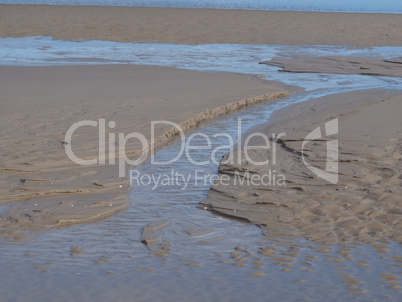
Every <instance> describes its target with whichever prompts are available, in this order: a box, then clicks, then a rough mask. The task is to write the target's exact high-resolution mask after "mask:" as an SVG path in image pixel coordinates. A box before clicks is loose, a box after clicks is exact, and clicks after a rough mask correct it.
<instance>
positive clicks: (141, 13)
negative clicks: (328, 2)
mask: <svg viewBox="0 0 402 302" xmlns="http://www.w3.org/2000/svg"><path fill="white" fill-rule="evenodd" d="M401 27H402V18H401V16H400V15H397V14H395V15H394V14H356V13H320V12H280V11H247V10H215V9H184V8H183V9H180V8H142V7H139V8H137V7H101V6H98V7H96V6H89V7H85V6H75V7H74V6H50V5H6V4H0V37H3V38H4V37H29V36H51V37H54V38H56V39H59V40H106V41H118V42H136V43H151V42H157V43H177V44H212V43H239V44H270V45H275V44H284V45H347V46H352V47H372V46H402V31H401V30H400V28H401Z"/></svg>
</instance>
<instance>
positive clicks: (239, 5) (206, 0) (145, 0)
mask: <svg viewBox="0 0 402 302" xmlns="http://www.w3.org/2000/svg"><path fill="white" fill-rule="evenodd" d="M0 3H10V4H50V5H102V6H138V7H180V8H213V9H246V10H278V11H319V12H354V13H387V14H395V13H398V14H400V13H402V1H400V0H382V1H378V0H335V1H333V0H332V1H331V0H214V1H212V0H1V1H0Z"/></svg>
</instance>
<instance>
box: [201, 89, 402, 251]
mask: <svg viewBox="0 0 402 302" xmlns="http://www.w3.org/2000/svg"><path fill="white" fill-rule="evenodd" d="M401 110H402V92H401V91H399V90H394V91H392V90H359V91H352V92H347V93H341V94H334V95H330V96H327V97H323V98H319V99H315V100H312V101H308V102H306V103H302V104H296V105H292V106H289V107H287V108H285V109H282V110H279V111H277V112H276V113H274V115H273V117H272V118H271V119H270V121H269V123H268V124H266V125H263V126H260V127H259V128H256V129H254V130H253V131H252V132H250V133H249V135H250V134H252V133H261V134H263V135H265V136H266V137H268V139H269V142H270V144H269V143H268V145H269V149H268V150H267V148H265V149H254V150H251V151H249V152H248V153H247V154H248V156H249V158H247V157H246V152H245V149H244V148H243V147H242V148H241V149H240V151H239V150H236V151H235V152H234V153H233V154H227V155H226V156H225V158H223V159H222V162H221V165H220V167H219V176H220V177H221V178H222V179H225V180H223V181H222V180H220V181H218V182H216V184H215V185H214V186H213V187H212V188H211V190H210V192H209V196H208V199H207V200H206V201H204V202H203V203H202V204H203V206H205V207H207V208H208V209H209V210H211V211H213V212H216V213H220V214H222V215H225V216H229V217H236V218H241V219H244V220H246V221H249V222H251V223H254V224H257V225H259V226H260V227H261V228H262V230H263V232H264V234H266V235H267V236H269V237H278V238H287V237H293V238H299V237H302V238H306V239H308V240H310V241H313V242H316V243H319V244H324V245H335V244H337V245H339V244H351V243H359V242H360V243H364V244H373V243H377V242H383V243H386V242H390V240H391V241H396V242H398V243H402V236H401V232H402V229H401V222H402V216H401V215H402V208H401V203H400V199H401V195H402V190H401V188H402V174H401V170H402V149H401V146H402V122H401V118H400V112H401ZM336 119H337V122H336V123H337V127H338V126H339V131H333V133H329V134H328V135H326V133H328V132H331V131H332V130H331V129H332V128H331V126H330V124H326V123H328V122H331V121H333V120H336ZM334 129H335V128H334ZM313 131H316V137H315V138H314V139H309V135H311V133H312V132H313ZM317 131H319V132H318V134H317ZM274 134H276V135H277V139H275V136H274ZM280 134H281V136H280V137H279V136H278V135H280ZM245 137H247V135H245ZM245 137H244V139H245ZM334 141H336V144H337V145H335V149H338V148H337V147H338V146H339V159H337V158H338V156H334V154H333V153H330V152H331V151H328V149H327V148H330V147H328V146H329V145H330V143H331V142H334ZM250 142H251V143H250V144H249V145H251V146H267V141H265V140H264V139H263V138H262V136H254V138H253V139H252V140H250ZM332 146H334V145H332ZM232 156H233V158H234V159H236V160H234V161H233V162H227V161H228V159H230V157H232ZM239 156H240V157H239ZM331 156H334V157H335V160H332V159H331ZM237 158H240V160H237ZM267 160H268V161H269V162H266V161H267ZM306 163H307V164H309V165H311V166H313V168H314V169H319V170H320V171H321V172H322V171H327V176H326V177H327V178H326V177H322V176H320V175H319V174H317V171H313V170H311V169H310V168H309V167H308V166H307V164H306ZM334 165H336V166H334ZM335 167H337V170H338V172H337V170H336V169H333V168H335ZM321 175H322V174H321ZM334 176H335V178H333V177H334ZM264 177H265V178H264ZM331 177H332V179H331ZM227 178H228V180H226V179H227Z"/></svg>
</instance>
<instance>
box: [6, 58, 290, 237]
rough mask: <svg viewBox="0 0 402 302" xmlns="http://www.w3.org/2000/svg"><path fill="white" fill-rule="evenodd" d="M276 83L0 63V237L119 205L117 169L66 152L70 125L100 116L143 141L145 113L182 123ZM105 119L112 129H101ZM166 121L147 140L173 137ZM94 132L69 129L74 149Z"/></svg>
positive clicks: (80, 149) (276, 91)
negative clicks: (80, 162) (80, 161)
mask: <svg viewBox="0 0 402 302" xmlns="http://www.w3.org/2000/svg"><path fill="white" fill-rule="evenodd" d="M275 85H277V86H275V87H274V86H272V85H271V84H270V83H269V82H266V81H262V80H261V79H259V78H257V77H254V76H245V75H234V74H217V73H215V74H210V73H204V72H198V71H188V70H179V69H175V68H170V67H156V66H129V65H121V66H117V65H112V66H63V67H7V66H2V67H0V90H1V95H0V109H1V110H0V112H1V127H0V129H1V130H0V142H1V143H0V144H1V152H0V171H1V174H0V194H1V198H0V205H5V206H6V211H5V212H2V213H0V229H1V231H0V236H2V237H4V236H5V237H8V238H10V239H12V240H23V239H25V238H26V236H27V235H28V234H27V233H26V231H29V230H32V229H47V228H52V227H56V226H57V227H60V226H64V225H69V224H73V223H85V222H89V221H93V220H96V219H100V218H103V217H105V216H108V215H112V214H114V213H116V212H117V211H120V210H122V209H124V208H125V207H126V206H127V205H128V202H129V201H128V199H127V189H128V178H127V176H126V177H119V175H118V165H117V161H118V160H117V159H116V164H115V165H96V166H80V165H77V164H75V163H74V162H72V161H71V160H70V159H69V158H68V157H67V155H66V151H65V144H64V143H63V142H64V141H65V135H66V132H67V130H68V128H69V127H70V126H72V125H73V124H74V123H77V122H79V121H83V120H93V121H98V120H99V119H100V118H104V119H105V120H106V139H108V137H109V136H108V135H109V133H115V134H116V137H118V136H117V134H118V133H123V134H124V135H127V134H129V133H133V132H139V133H142V134H143V135H144V136H145V137H146V138H147V139H149V138H150V135H151V131H150V126H151V121H157V120H168V121H171V122H174V123H180V124H181V126H182V128H183V130H188V129H190V128H193V127H196V126H197V125H199V124H200V123H201V122H203V121H207V120H209V119H212V118H216V117H218V116H222V115H225V114H228V113H230V112H233V111H235V110H237V109H240V108H242V107H246V106H248V105H252V104H255V103H258V102H262V101H267V100H271V99H275V98H278V97H283V96H286V95H287V94H288V92H287V90H286V89H285V88H284V87H279V84H275ZM156 108H157V110H156ZM110 121H114V122H115V123H116V126H115V128H113V129H110V128H108V127H107V123H108V122H110ZM170 128H171V126H169V125H162V126H161V127H158V129H156V137H157V141H156V146H155V147H161V146H164V145H166V144H167V143H169V142H170V141H171V140H172V139H174V138H175V137H176V135H177V133H176V132H175V131H171V130H170ZM98 137H99V128H95V127H89V126H86V127H82V128H80V129H78V130H77V131H76V132H75V133H74V135H73V140H72V142H71V147H72V149H73V152H74V153H75V154H76V155H77V156H78V157H79V158H82V159H93V158H97V156H98V143H99V139H98ZM106 144H108V141H106ZM108 150H109V149H107V152H108ZM126 150H127V152H126V155H127V157H128V158H130V159H136V158H138V157H139V155H140V154H141V151H142V146H141V144H139V142H138V140H132V141H131V143H128V144H127V148H126ZM116 151H117V147H116ZM108 155H109V153H106V163H108ZM128 169H129V167H128V166H127V167H126V171H127V170H128ZM126 175H127V174H126ZM3 210H4V208H3Z"/></svg>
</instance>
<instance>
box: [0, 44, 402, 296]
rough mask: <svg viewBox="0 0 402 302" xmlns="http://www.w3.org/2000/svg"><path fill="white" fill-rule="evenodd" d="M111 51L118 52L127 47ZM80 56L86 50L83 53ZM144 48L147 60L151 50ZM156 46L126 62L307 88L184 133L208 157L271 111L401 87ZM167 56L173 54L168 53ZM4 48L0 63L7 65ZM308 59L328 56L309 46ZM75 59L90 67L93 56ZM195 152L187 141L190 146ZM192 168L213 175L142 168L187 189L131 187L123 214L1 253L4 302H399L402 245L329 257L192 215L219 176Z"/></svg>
mask: <svg viewBox="0 0 402 302" xmlns="http://www.w3.org/2000/svg"><path fill="white" fill-rule="evenodd" d="M4 40H6V39H3V43H4ZM8 41H10V40H8ZM36 41H40V39H38V40H36ZM42 42H43V43H44V44H46V45H50V46H51V47H52V48H56V47H58V45H59V46H60V45H62V43H72V42H58V41H54V43H55V44H54V45H53V44H51V43H53V42H52V41H51V40H46V39H43V41H42ZM58 43H60V44H58ZM99 43H100V42H99ZM105 43H106V44H108V42H105ZM119 45H120V44H119ZM119 45H117V46H115V47H122V48H123V47H126V46H125V45H121V46H119ZM80 46H82V44H81V45H80ZM39 47H43V46H39ZM85 47H86V49H87V50H88V49H89V48H90V45H87V46H85ZM147 47H148V48H147ZM151 47H154V48H156V50H155V51H154V52H152V51H150V48H151ZM164 47H165V46H164V45H156V44H154V45H152V46H150V45H138V49H140V50H138V49H132V50H131V51H132V53H133V52H141V51H142V52H145V50H141V48H146V49H147V55H148V57H147V58H146V59H145V58H144V59H142V61H141V64H159V65H169V62H170V65H172V66H176V67H181V68H189V69H198V70H208V71H222V72H239V73H241V72H242V73H254V74H255V73H257V74H264V75H266V77H267V78H269V79H274V80H281V81H283V82H285V83H286V84H298V85H299V86H303V87H306V89H307V92H305V93H299V94H295V95H292V96H290V97H288V98H286V99H282V100H278V101H272V102H267V103H264V104H260V105H257V106H254V107H251V108H248V109H245V110H242V111H240V112H238V113H236V114H232V115H229V116H226V117H223V118H220V119H218V120H215V121H212V122H210V123H208V124H206V125H203V126H202V127H200V128H198V129H196V130H194V131H193V133H194V132H197V133H203V134H205V135H207V136H208V137H210V138H213V139H212V144H213V146H212V149H214V146H222V145H227V144H228V140H227V138H225V137H215V138H214V135H215V134H217V133H222V132H224V133H227V134H230V136H232V137H233V139H234V141H236V140H237V138H238V135H239V133H242V134H244V133H245V132H246V131H247V130H248V129H250V128H251V127H253V126H255V125H258V124H260V123H262V122H265V121H267V120H268V119H269V117H270V115H271V113H272V112H273V111H275V110H276V109H279V108H283V107H285V106H287V105H289V104H292V103H295V102H302V101H306V100H309V99H312V98H315V97H319V96H323V95H327V94H331V93H338V92H344V91H348V90H353V89H361V88H376V87H378V88H387V87H389V88H393V89H395V88H398V87H402V86H401V84H402V79H391V78H377V77H371V76H341V75H335V76H333V75H318V74H316V75H300V74H287V73H278V72H276V70H275V69H273V68H272V67H268V66H265V65H258V62H259V61H260V60H267V59H269V58H270V57H272V56H273V55H274V54H275V52H276V51H280V48H281V47H279V46H278V48H277V49H274V48H275V47H272V48H269V47H268V46H247V45H244V46H233V45H227V46H225V45H215V46H209V47H208V46H199V47H198V48H197V49H198V52H195V51H194V48H192V47H197V46H183V45H181V46H180V45H179V46H177V45H176V46H172V45H167V46H166V47H167V48H168V50H166V49H165V52H164V55H163V56H162V55H161V54H160V51H161V50H160V49H163V48H164ZM171 47H175V48H174V52H173V51H172V48H171ZM225 47H226V50H225ZM282 47H283V46H282ZM134 48H135V47H134ZM0 49H1V48H0ZM2 49H3V56H0V59H1V58H3V59H4V48H2ZM47 49H49V48H46V49H45V50H47ZM95 49H96V47H95ZM263 50H266V51H265V52H263ZM268 50H269V51H268ZM70 51H71V49H70ZM94 51H95V50H94ZM202 51H204V53H202ZM305 51H317V52H323V51H324V52H328V51H330V50H329V48H325V49H323V48H320V47H317V48H316V49H315V50H314V48H313V47H308V49H307V48H306V50H305ZM336 51H338V50H336ZM344 51H345V52H350V51H352V52H353V50H347V49H344ZM360 51H361V50H360ZM384 51H385V50H384ZM104 52H106V51H104ZM169 52H170V53H171V56H170V58H169V57H168V53H169ZM367 52H368V55H370V54H371V51H369V50H367ZM0 53H1V50H0ZM15 53H16V54H19V55H21V53H20V52H18V51H17V52H15ZM27 53H28V52H27ZM223 53H226V54H227V55H223ZM229 54H230V55H229ZM245 54H246V55H245ZM338 54H339V53H338ZM84 55H85V57H87V58H89V57H91V58H93V57H96V58H99V56H97V55H94V52H91V51H88V52H87V53H85V54H82V56H84ZM64 56H66V58H67V57H68V55H66V54H64ZM82 56H81V57H82ZM44 58H49V57H46V54H42V57H41V58H40V59H38V58H36V59H35V60H37V61H36V64H44V62H45V61H44ZM26 59H27V58H26V56H24V60H25V61H21V62H20V63H22V64H23V62H25V64H26V62H27V61H26ZM70 59H71V58H70ZM7 60H8V61H7V62H6V63H9V64H10V62H11V61H12V60H11V59H10V57H8V59H7ZM169 60H170V61H169ZM72 61H73V60H72ZM84 61H85V60H84ZM13 62H14V63H15V62H17V60H16V61H13ZM49 62H50V61H49V60H48V61H47V63H49ZM53 62H54V61H53ZM88 62H89V60H88ZM91 62H93V61H91ZM3 63H4V61H3ZM64 63H65V62H64ZM74 63H77V62H76V61H74ZM98 63H99V62H98ZM133 63H134V64H138V62H133ZM30 64H32V60H31V62H30ZM58 64H60V62H59V61H58ZM33 65H35V63H34V64H33ZM239 121H241V126H240V125H239ZM239 129H240V131H239ZM189 135H191V133H188V134H187V135H186V137H189ZM198 143H199V145H200V146H202V145H205V140H203V139H202V138H200V137H199V141H198ZM195 144H197V140H196V139H195V140H194V141H193V142H192V145H195ZM180 147H181V142H180V141H179V140H178V141H176V142H174V143H173V144H172V145H171V146H169V147H166V148H164V149H162V150H160V151H158V152H157V154H156V158H157V159H158V160H159V161H162V160H168V159H171V158H173V157H175V156H176V155H177V154H178V152H179V150H180ZM228 151H229V150H228V149H222V150H220V151H219V152H217V153H216V154H214V156H213V158H216V159H218V160H219V158H220V157H221V156H222V155H223V154H224V153H226V152H228ZM191 157H192V159H193V160H197V161H199V162H201V161H210V164H209V165H202V166H195V165H193V164H192V163H190V162H189V161H188V159H187V158H186V157H185V156H182V157H181V158H180V159H178V160H177V161H175V162H174V163H172V164H170V165H167V166H162V165H159V166H158V165H151V164H150V163H149V161H148V162H146V163H144V164H143V165H141V166H140V167H136V168H135V170H136V171H137V172H138V174H139V175H149V176H152V175H172V173H177V174H176V175H186V176H191V177H190V178H189V182H188V183H186V184H184V183H183V182H180V181H178V182H177V183H172V184H171V185H165V186H160V185H159V186H155V185H154V183H152V182H151V183H150V184H149V185H148V186H145V185H140V184H138V183H136V182H135V181H134V183H133V189H132V190H131V192H130V194H129V198H130V200H131V201H132V202H131V205H130V207H129V208H128V209H127V210H125V211H122V212H120V213H118V214H116V215H114V216H112V217H110V218H108V219H105V220H103V221H99V222H96V223H92V224H88V225H76V226H71V227H68V228H64V229H56V230H52V231H49V232H46V233H43V234H38V236H37V237H36V238H34V239H32V240H30V241H29V242H24V243H22V244H18V245H13V244H4V245H0V262H1V264H0V265H1V273H0V274H1V280H2V282H1V286H0V294H1V296H2V301H27V300H29V301H56V300H57V301H95V300H96V301H303V300H306V301H322V300H328V301H350V300H352V299H358V300H359V299H360V300H362V301H399V298H400V297H401V296H402V290H401V288H400V281H399V280H400V279H399V278H400V276H401V272H402V248H401V246H400V245H398V244H386V245H377V246H364V245H358V244H356V245H351V246H331V247H327V246H319V245H317V244H314V243H311V242H308V241H306V240H304V239H299V240H292V241H291V240H288V239H286V238H283V239H278V238H274V239H273V238H269V237H265V236H263V235H262V233H261V231H260V229H259V228H258V227H256V226H254V225H250V224H247V223H244V222H241V221H235V220H231V219H227V218H223V217H221V216H216V215H214V214H212V213H210V212H208V211H205V210H203V209H202V208H199V207H197V205H198V203H199V202H200V201H202V200H203V199H204V198H205V197H206V195H207V193H208V189H209V187H210V185H211V183H210V182H209V181H208V179H209V178H208V177H210V176H212V175H215V174H216V172H217V165H216V164H215V163H213V161H212V160H211V154H210V153H208V152H206V151H205V150H194V151H193V152H192V153H191ZM172 171H173V172H172ZM205 177H207V179H206V181H205ZM184 186H185V187H184ZM0 210H1V209H0ZM150 223H156V224H157V225H159V227H160V228H159V229H158V236H157V238H156V239H155V240H154V242H153V244H151V245H148V246H147V245H145V244H144V243H143V242H142V239H143V228H144V227H146V226H147V225H149V224H150ZM74 247H79V248H77V249H72V248H74ZM74 251H76V253H74ZM72 252H73V253H72ZM3 299H4V300H3Z"/></svg>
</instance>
